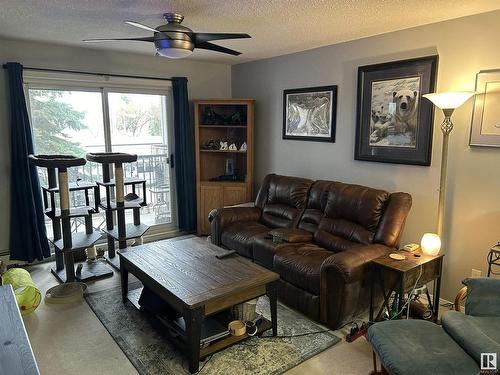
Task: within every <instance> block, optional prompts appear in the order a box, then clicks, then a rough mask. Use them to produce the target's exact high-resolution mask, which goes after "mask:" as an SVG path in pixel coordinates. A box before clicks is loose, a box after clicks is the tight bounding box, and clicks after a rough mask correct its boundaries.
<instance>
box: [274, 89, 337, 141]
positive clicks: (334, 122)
mask: <svg viewBox="0 0 500 375" xmlns="http://www.w3.org/2000/svg"><path fill="white" fill-rule="evenodd" d="M319 91H331V92H332V103H331V105H332V118H331V122H330V136H329V137H313V136H295V135H287V134H286V118H287V117H286V113H287V107H286V98H287V96H288V95H290V94H301V93H308V92H319ZM336 128H337V85H329V86H317V87H306V88H300V89H288V90H283V133H282V136H283V137H282V138H283V139H290V140H296V141H313V142H332V143H334V142H335V132H336Z"/></svg>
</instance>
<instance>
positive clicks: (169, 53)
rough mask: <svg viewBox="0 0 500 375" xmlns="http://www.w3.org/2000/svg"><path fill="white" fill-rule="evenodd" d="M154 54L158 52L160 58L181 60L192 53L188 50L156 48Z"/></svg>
mask: <svg viewBox="0 0 500 375" xmlns="http://www.w3.org/2000/svg"><path fill="white" fill-rule="evenodd" d="M156 52H158V54H159V55H161V56H164V57H168V58H171V59H182V58H184V57H188V56H189V55H191V54H192V53H193V51H192V50H189V49H185V48H174V47H169V48H157V49H156Z"/></svg>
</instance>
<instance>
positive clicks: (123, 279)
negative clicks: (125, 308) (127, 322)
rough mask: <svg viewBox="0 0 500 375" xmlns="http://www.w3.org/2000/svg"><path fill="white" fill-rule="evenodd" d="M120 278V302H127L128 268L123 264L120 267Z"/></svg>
mask: <svg viewBox="0 0 500 375" xmlns="http://www.w3.org/2000/svg"><path fill="white" fill-rule="evenodd" d="M123 263H125V262H123ZM120 278H121V283H122V302H123V303H125V302H127V295H128V269H127V267H126V266H125V265H123V264H122V266H121V267H120Z"/></svg>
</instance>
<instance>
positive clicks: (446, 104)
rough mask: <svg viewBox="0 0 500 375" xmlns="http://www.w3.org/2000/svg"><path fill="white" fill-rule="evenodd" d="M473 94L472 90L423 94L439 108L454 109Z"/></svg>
mask: <svg viewBox="0 0 500 375" xmlns="http://www.w3.org/2000/svg"><path fill="white" fill-rule="evenodd" d="M474 94H475V92H474V91H455V92H440V93H437V92H436V93H433V94H424V95H422V96H423V97H424V98H426V99H429V100H430V101H431V102H432V103H433V104H434V105H435V106H436V107H438V108H440V109H455V108H458V107H460V106H461V105H462V104H464V103H465V102H466V101H467V100H468V99H469V98H471V97H472V96H473V95H474Z"/></svg>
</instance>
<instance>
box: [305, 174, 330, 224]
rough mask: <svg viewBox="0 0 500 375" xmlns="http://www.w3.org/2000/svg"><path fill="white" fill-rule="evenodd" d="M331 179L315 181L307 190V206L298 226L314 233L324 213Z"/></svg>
mask: <svg viewBox="0 0 500 375" xmlns="http://www.w3.org/2000/svg"><path fill="white" fill-rule="evenodd" d="M331 184H332V182H331V181H316V182H315V183H314V184H313V185H312V186H311V190H309V197H308V199H307V207H306V209H305V211H304V213H303V214H302V217H301V218H300V221H299V225H298V226H299V228H300V229H304V230H307V231H309V232H311V233H314V232H315V231H316V229H318V224H319V222H320V221H321V218H322V217H323V216H324V215H325V213H324V211H325V206H326V202H327V200H328V190H329V186H330V185H331Z"/></svg>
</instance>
